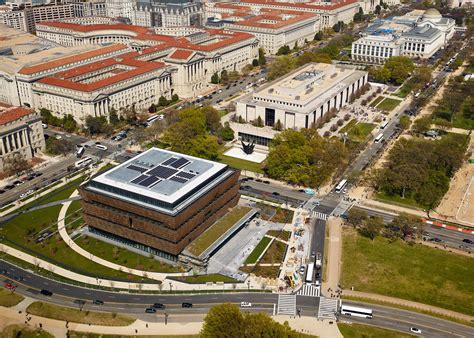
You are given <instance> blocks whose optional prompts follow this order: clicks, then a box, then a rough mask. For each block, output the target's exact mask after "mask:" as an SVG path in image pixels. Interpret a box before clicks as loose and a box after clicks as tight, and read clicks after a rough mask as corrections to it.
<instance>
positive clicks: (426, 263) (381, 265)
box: [341, 228, 474, 316]
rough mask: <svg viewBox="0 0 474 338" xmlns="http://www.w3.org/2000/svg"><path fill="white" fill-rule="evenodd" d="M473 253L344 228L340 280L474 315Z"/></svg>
mask: <svg viewBox="0 0 474 338" xmlns="http://www.w3.org/2000/svg"><path fill="white" fill-rule="evenodd" d="M473 264H474V258H472V257H466V256H461V255H458V254H454V253H450V252H445V251H442V250H437V249H434V248H431V247H428V246H425V245H422V244H414V245H410V244H407V243H406V242H403V241H401V240H396V241H393V242H391V241H390V240H389V239H386V238H383V237H375V239H374V240H370V239H369V238H366V237H362V236H361V235H359V234H358V233H357V232H356V231H354V230H353V229H348V228H346V229H344V232H343V256H342V274H341V285H343V287H344V288H351V287H354V290H355V291H365V292H371V293H378V294H381V295H387V296H391V297H396V298H402V299H408V300H412V301H415V302H420V303H425V304H428V305H433V306H437V307H441V308H445V309H449V310H453V311H456V312H461V313H465V314H468V315H471V316H472V315H474V308H473V307H472V304H473V303H474V284H473V283H472V281H473V280H474V269H472V266H473Z"/></svg>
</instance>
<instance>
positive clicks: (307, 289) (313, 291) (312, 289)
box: [296, 284, 321, 297]
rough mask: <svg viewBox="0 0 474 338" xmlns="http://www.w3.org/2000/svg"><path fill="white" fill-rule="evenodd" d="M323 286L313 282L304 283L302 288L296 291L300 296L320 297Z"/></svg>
mask: <svg viewBox="0 0 474 338" xmlns="http://www.w3.org/2000/svg"><path fill="white" fill-rule="evenodd" d="M320 291H321V288H320V287H319V286H315V285H312V284H303V286H302V287H301V289H299V290H298V292H297V293H296V294H297V295H298V296H311V297H319V294H320Z"/></svg>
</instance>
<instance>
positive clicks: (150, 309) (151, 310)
mask: <svg viewBox="0 0 474 338" xmlns="http://www.w3.org/2000/svg"><path fill="white" fill-rule="evenodd" d="M145 312H146V313H156V309H155V308H152V307H149V308H146V309H145Z"/></svg>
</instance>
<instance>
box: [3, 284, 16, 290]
mask: <svg viewBox="0 0 474 338" xmlns="http://www.w3.org/2000/svg"><path fill="white" fill-rule="evenodd" d="M5 288H7V289H8V290H13V289H14V288H15V285H13V284H12V283H5Z"/></svg>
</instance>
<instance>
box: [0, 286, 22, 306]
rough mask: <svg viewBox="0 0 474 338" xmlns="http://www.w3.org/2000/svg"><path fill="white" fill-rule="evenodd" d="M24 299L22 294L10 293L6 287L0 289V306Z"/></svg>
mask: <svg viewBox="0 0 474 338" xmlns="http://www.w3.org/2000/svg"><path fill="white" fill-rule="evenodd" d="M23 299H25V298H24V297H23V296H22V295H19V294H17V293H12V292H11V291H10V290H7V289H3V288H2V289H0V306H5V307H12V306H15V305H16V304H18V303H19V302H21V301H22V300H23Z"/></svg>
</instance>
